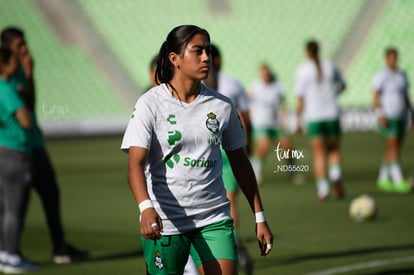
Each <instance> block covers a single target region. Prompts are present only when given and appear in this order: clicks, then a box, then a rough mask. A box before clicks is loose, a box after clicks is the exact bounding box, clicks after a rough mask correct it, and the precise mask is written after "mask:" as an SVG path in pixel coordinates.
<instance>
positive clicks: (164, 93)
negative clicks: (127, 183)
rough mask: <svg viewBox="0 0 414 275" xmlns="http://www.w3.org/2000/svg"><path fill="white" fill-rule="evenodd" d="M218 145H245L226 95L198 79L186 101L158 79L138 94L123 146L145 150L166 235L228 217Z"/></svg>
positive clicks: (152, 192) (148, 176)
mask: <svg viewBox="0 0 414 275" xmlns="http://www.w3.org/2000/svg"><path fill="white" fill-rule="evenodd" d="M220 145H222V146H223V148H224V149H225V150H235V149H239V148H242V147H243V146H244V133H243V130H242V127H241V123H240V120H239V119H238V117H237V113H236V111H235V109H234V107H233V105H232V103H231V101H230V99H229V98H227V97H225V96H223V95H221V94H220V93H218V92H216V91H214V90H212V89H210V88H207V87H205V86H204V85H202V86H201V91H200V94H199V96H198V97H197V98H196V99H195V100H194V101H193V102H191V103H184V102H181V101H179V100H177V99H176V98H174V97H173V96H172V95H171V93H170V91H169V90H168V88H167V87H166V85H165V84H162V85H160V86H157V87H154V88H152V89H151V90H149V91H148V92H147V93H145V94H144V95H142V96H141V97H140V98H139V99H138V102H137V103H136V106H135V109H134V113H133V115H132V118H131V119H130V121H129V123H128V126H127V129H126V131H125V134H124V138H123V141H122V145H121V149H123V150H124V151H127V150H128V149H129V148H130V147H131V146H138V147H142V148H145V149H147V150H148V151H149V153H148V161H147V162H148V165H147V169H146V179H147V185H148V193H149V196H150V198H151V200H152V201H153V203H154V207H155V209H156V211H157V213H158V214H159V215H160V216H161V218H162V220H163V225H164V231H163V234H164V235H173V234H178V233H183V232H186V231H189V230H192V229H194V228H198V227H202V226H205V225H208V224H211V223H214V222H217V221H220V220H222V219H223V218H228V217H230V213H229V201H228V200H227V198H226V190H225V189H224V185H223V181H222V178H221V169H222V159H221V153H220Z"/></svg>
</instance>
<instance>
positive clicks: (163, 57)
mask: <svg viewBox="0 0 414 275" xmlns="http://www.w3.org/2000/svg"><path fill="white" fill-rule="evenodd" d="M169 53H170V52H169V51H168V47H167V41H164V43H162V45H161V48H160V52H159V53H158V60H157V69H156V70H155V76H154V77H155V83H157V84H158V85H159V84H161V83H168V82H170V81H171V79H172V78H173V76H174V67H173V64H171V62H170V59H169V57H168V55H169Z"/></svg>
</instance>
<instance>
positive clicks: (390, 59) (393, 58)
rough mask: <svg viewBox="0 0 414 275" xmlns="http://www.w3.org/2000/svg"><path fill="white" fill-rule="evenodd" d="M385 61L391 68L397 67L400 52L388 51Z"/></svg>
mask: <svg viewBox="0 0 414 275" xmlns="http://www.w3.org/2000/svg"><path fill="white" fill-rule="evenodd" d="M385 61H386V62H387V66H388V67H390V68H391V69H395V68H397V62H398V54H397V53H396V52H390V53H388V54H387V56H386V59H385Z"/></svg>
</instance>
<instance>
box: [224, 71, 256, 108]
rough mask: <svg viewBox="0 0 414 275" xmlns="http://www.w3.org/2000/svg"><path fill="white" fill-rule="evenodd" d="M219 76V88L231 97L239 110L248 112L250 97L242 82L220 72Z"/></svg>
mask: <svg viewBox="0 0 414 275" xmlns="http://www.w3.org/2000/svg"><path fill="white" fill-rule="evenodd" d="M217 78H218V80H217V90H218V91H219V92H220V93H222V94H223V95H225V96H227V97H228V98H230V99H231V100H232V101H233V104H234V106H235V107H236V109H237V110H239V111H240V112H246V111H247V110H248V109H249V98H248V96H247V94H246V92H245V91H244V89H243V86H242V85H241V84H240V82H239V81H237V80H236V79H234V78H232V77H229V76H226V75H223V74H220V73H219V74H218V76H217Z"/></svg>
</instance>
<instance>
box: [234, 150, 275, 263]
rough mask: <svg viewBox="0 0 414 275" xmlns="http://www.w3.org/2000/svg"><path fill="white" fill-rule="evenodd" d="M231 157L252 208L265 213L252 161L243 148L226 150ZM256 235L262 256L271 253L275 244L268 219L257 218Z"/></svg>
mask: <svg viewBox="0 0 414 275" xmlns="http://www.w3.org/2000/svg"><path fill="white" fill-rule="evenodd" d="M226 153H227V157H228V158H229V161H230V164H231V168H232V170H233V174H234V176H235V178H236V180H237V182H238V183H239V186H240V188H241V190H242V191H243V194H244V195H245V197H246V199H247V201H248V202H249V205H250V208H251V209H252V211H253V212H254V213H255V214H256V213H259V214H260V213H264V208H263V204H262V201H261V198H260V194H259V189H258V187H257V182H256V177H255V175H254V172H253V169H252V166H251V164H250V161H249V159H248V157H247V155H246V153H245V151H244V149H243V148H239V149H236V150H234V151H226ZM256 236H257V239H258V242H259V247H260V252H261V255H262V256H266V255H267V254H269V253H270V250H271V249H272V245H273V234H272V231H271V230H270V227H269V225H268V224H267V222H266V220H265V219H264V217H263V219H261V220H260V221H257V220H256Z"/></svg>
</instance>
